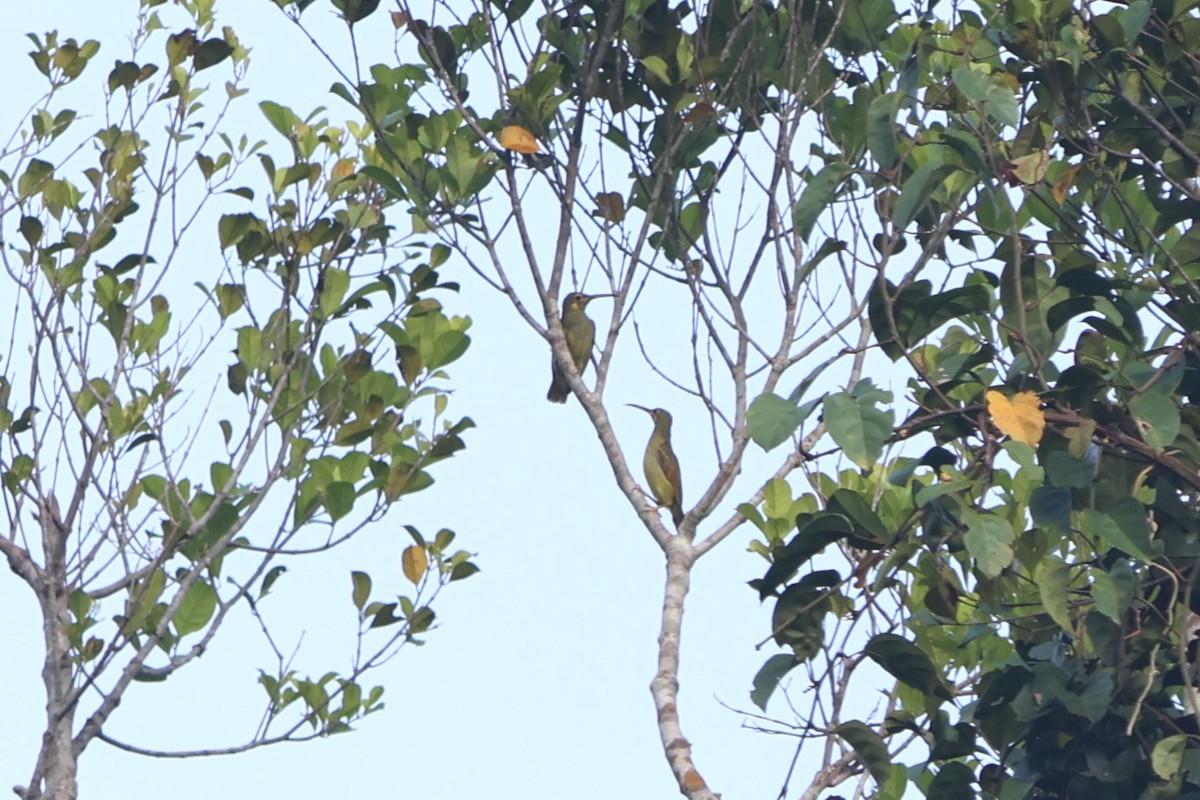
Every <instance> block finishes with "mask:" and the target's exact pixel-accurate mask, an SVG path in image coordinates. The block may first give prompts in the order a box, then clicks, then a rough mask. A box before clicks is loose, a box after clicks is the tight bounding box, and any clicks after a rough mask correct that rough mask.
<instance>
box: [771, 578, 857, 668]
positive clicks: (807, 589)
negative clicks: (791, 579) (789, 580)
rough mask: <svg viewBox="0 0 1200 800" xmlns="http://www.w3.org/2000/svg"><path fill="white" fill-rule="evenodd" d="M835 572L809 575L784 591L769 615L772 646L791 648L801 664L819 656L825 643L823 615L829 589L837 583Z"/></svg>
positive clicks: (827, 601) (827, 605) (829, 593)
mask: <svg viewBox="0 0 1200 800" xmlns="http://www.w3.org/2000/svg"><path fill="white" fill-rule="evenodd" d="M841 577H842V576H841V575H840V574H839V573H838V572H837V570H832V569H826V570H819V571H817V572H811V573H809V574H808V575H805V576H804V577H803V578H801V579H800V580H799V581H798V582H796V583H794V584H792V585H791V586H789V587H787V588H786V589H784V591H783V594H781V595H780V596H779V599H778V600H777V601H776V602H775V610H774V612H773V613H772V614H771V629H772V630H773V631H774V632H775V636H774V638H775V642H776V643H777V644H779V645H782V646H784V647H790V648H792V652H793V653H795V655H796V658H798V659H801V660H802V661H807V660H808V659H810V658H812V657H813V656H815V655H816V654H817V653H819V652H821V646H822V645H823V644H824V643H825V615H826V613H827V612H828V610H829V605H830V600H829V597H830V595H831V593H832V590H833V587H835V586H837V584H838V583H839V582H840V581H841Z"/></svg>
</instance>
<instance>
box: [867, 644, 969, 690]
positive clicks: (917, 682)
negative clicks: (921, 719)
mask: <svg viewBox="0 0 1200 800" xmlns="http://www.w3.org/2000/svg"><path fill="white" fill-rule="evenodd" d="M864 652H865V653H866V654H867V656H869V657H870V659H871V660H872V661H874V662H875V663H876V664H878V665H879V666H881V667H883V668H884V670H886V671H887V672H888V674H889V675H891V676H892V677H893V678H895V679H896V680H898V681H900V682H901V683H904V684H907V685H908V686H911V687H913V688H914V689H916V690H917V691H919V692H921V693H922V694H925V695H933V696H935V697H939V698H941V699H942V700H950V699H951V698H952V697H953V696H952V695H951V694H950V690H949V689H947V688H946V685H945V684H944V683H942V679H941V677H940V673H939V672H938V670H937V668H936V667H934V665H933V662H932V661H931V660H930V659H929V656H928V655H926V654H925V652H924V651H923V650H921V648H919V647H917V646H916V645H915V644H913V643H912V642H910V641H908V640H907V639H905V638H904V637H902V636H897V635H896V634H894V633H880V634H877V635H876V636H873V637H872V638H871V641H870V642H868V643H867V647H866V650H865V651H864Z"/></svg>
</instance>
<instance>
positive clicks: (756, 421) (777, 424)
mask: <svg viewBox="0 0 1200 800" xmlns="http://www.w3.org/2000/svg"><path fill="white" fill-rule="evenodd" d="M802 422H804V417H803V415H801V414H800V410H799V409H798V408H796V404H795V403H790V402H788V401H787V400H784V399H783V398H782V397H780V396H779V395H777V394H774V393H772V392H766V393H765V394H760V395H759V396H758V397H756V398H754V401H753V402H752V403H750V408H748V409H746V427H747V428H748V429H749V431H750V438H751V439H753V440H754V443H755V444H756V445H758V446H759V447H761V448H762V449H763V450H773V449H774V448H776V447H778V446H779V445H781V444H783V443H784V442H786V441H787V440H788V439H789V438H791V435H792V434H793V433H795V432H796V429H797V428H799V427H800V423H802Z"/></svg>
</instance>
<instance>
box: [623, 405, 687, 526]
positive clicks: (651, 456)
mask: <svg viewBox="0 0 1200 800" xmlns="http://www.w3.org/2000/svg"><path fill="white" fill-rule="evenodd" d="M629 405H631V406H633V407H634V408H640V409H642V411H645V412H646V413H647V414H649V415H650V418H651V419H653V420H654V433H652V434H650V441H649V442H648V443H647V444H646V455H645V456H644V457H643V458H642V469H643V470H645V472H646V483H647V484H649V486H650V493H651V494H653V495H654V499H655V500H657V501H658V504H659V506H661V507H664V508H669V509H671V519H672V520H674V521H675V527H676V528H678V527H679V523H681V522H683V481H682V479H681V478H680V475H679V459H678V458H676V457H675V451H674V450H672V449H671V415H670V414H669V413H668V412H666V411H664V410H662V409H661V408H646V407H644V406H639V405H636V404H634V403H630V404H629Z"/></svg>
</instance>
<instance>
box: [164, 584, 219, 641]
mask: <svg viewBox="0 0 1200 800" xmlns="http://www.w3.org/2000/svg"><path fill="white" fill-rule="evenodd" d="M216 608H217V590H216V589H214V588H213V587H212V586H210V585H209V584H207V583H205V582H204V581H199V580H198V581H196V582H195V583H193V584H192V588H190V589H188V593H187V594H186V595H185V596H184V598H183V602H182V603H180V604H179V610H178V611H176V612H175V617H174V618H173V619H172V620H171V624H172V625H174V626H175V633H176V634H178V635H179V636H187V635H188V634H189V633H195V632H196V631H198V630H200V629H202V628H203V627H204V626H205V625H207V624H208V621H209V620H210V619H212V615H213V612H214V611H216Z"/></svg>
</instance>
